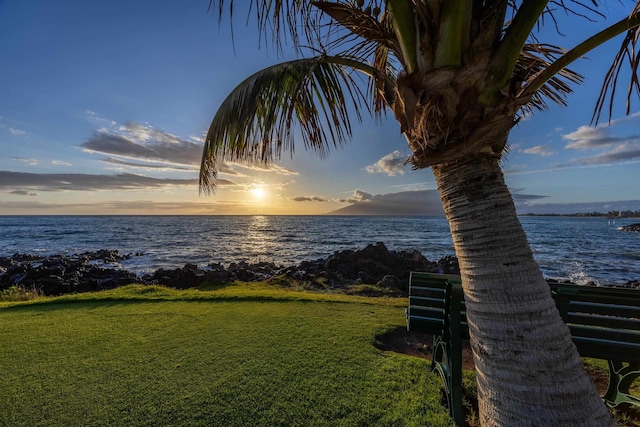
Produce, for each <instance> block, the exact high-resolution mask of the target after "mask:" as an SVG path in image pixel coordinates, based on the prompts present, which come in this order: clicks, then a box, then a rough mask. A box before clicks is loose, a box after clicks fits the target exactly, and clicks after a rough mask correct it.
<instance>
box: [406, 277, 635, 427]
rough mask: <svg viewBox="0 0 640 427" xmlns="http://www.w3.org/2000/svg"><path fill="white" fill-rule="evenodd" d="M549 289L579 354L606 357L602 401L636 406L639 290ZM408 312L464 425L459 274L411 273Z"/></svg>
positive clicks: (412, 328)
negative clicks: (428, 343) (429, 339)
mask: <svg viewBox="0 0 640 427" xmlns="http://www.w3.org/2000/svg"><path fill="white" fill-rule="evenodd" d="M549 288H550V291H551V295H552V296H553V298H554V300H555V302H556V306H557V307H558V311H559V312H560V315H561V316H562V319H563V320H564V321H565V323H566V324H567V325H568V326H569V329H570V330H571V337H572V339H573V342H574V343H575V345H576V347H577V349H578V352H579V353H580V355H581V356H583V357H591V358H596V359H604V360H607V361H608V364H609V387H608V389H607V391H606V392H605V393H604V394H603V396H602V398H603V399H604V401H605V403H606V404H607V405H608V406H610V407H617V406H618V405H622V404H628V405H635V406H637V407H640V398H638V397H636V396H633V395H632V394H631V393H630V392H629V387H630V386H631V384H632V383H633V381H634V380H635V379H636V378H638V377H639V376H640V291H638V290H635V289H621V288H606V287H594V286H579V285H574V284H564V283H555V282H549ZM406 315H407V329H408V330H409V331H414V332H423V333H428V334H431V335H433V337H434V343H433V356H432V362H431V369H432V370H433V371H434V372H437V373H438V374H439V375H440V377H441V378H442V381H443V384H444V391H445V395H446V399H447V404H448V407H449V411H450V413H451V416H452V418H453V420H454V421H455V423H456V424H457V425H459V426H463V425H464V408H463V405H462V341H463V340H464V339H468V337H469V328H468V325H467V319H466V310H465V304H464V293H463V291H462V282H461V279H460V276H456V275H447V274H433V273H416V272H413V273H411V276H410V279H409V307H408V308H407V310H406Z"/></svg>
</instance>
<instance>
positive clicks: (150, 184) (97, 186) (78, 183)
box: [0, 171, 234, 192]
mask: <svg viewBox="0 0 640 427" xmlns="http://www.w3.org/2000/svg"><path fill="white" fill-rule="evenodd" d="M218 185H234V183H233V182H231V181H228V180H219V182H218ZM197 186H198V180H197V179H159V178H152V177H147V176H142V175H135V174H128V173H123V174H118V175H92V174H35V173H24V172H11V171H0V191H7V192H12V191H26V190H28V189H29V190H38V191H100V190H116V191H136V190H148V189H162V188H169V187H193V188H197Z"/></svg>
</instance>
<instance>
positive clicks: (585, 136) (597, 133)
mask: <svg viewBox="0 0 640 427" xmlns="http://www.w3.org/2000/svg"><path fill="white" fill-rule="evenodd" d="M625 124H631V125H633V126H634V128H635V129H637V127H638V125H640V112H637V113H634V114H631V115H629V116H625V117H622V118H620V119H616V120H612V121H611V122H610V123H608V124H602V125H598V126H580V127H579V128H578V129H576V130H575V131H573V132H570V133H568V134H565V135H562V138H563V139H565V140H567V141H569V143H568V144H567V145H565V148H566V149H570V150H582V151H584V150H592V151H600V153H598V154H595V155H592V156H589V157H582V158H576V159H573V160H571V162H569V165H583V166H585V165H587V166H588V165H607V164H616V163H621V162H628V161H631V160H637V159H639V158H640V134H638V133H632V134H631V135H622V136H621V135H620V134H621V133H622V131H621V129H620V128H621V126H622V125H625ZM565 166H566V165H565Z"/></svg>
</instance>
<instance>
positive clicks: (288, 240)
mask: <svg viewBox="0 0 640 427" xmlns="http://www.w3.org/2000/svg"><path fill="white" fill-rule="evenodd" d="M520 220H521V222H522V223H523V226H524V228H525V231H526V232H527V236H528V238H529V242H530V244H531V247H532V249H533V251H534V256H535V258H536V260H537V261H538V263H539V264H540V267H541V268H542V271H543V273H544V274H545V277H548V278H558V279H570V280H572V281H574V282H576V283H584V282H587V281H595V282H596V283H599V284H614V283H622V282H627V281H628V280H640V233H630V232H623V231H620V229H619V228H620V227H621V226H622V225H626V224H630V223H633V222H638V220H637V219H635V220H633V219H619V220H616V221H615V222H614V221H612V220H609V219H605V218H567V217H563V218H561V217H521V218H520ZM376 242H384V244H385V245H386V246H387V247H388V248H389V249H395V250H413V249H417V250H419V251H420V252H422V253H423V254H424V255H425V256H426V257H427V258H428V259H429V260H432V261H437V260H438V259H440V258H441V257H443V256H445V255H453V254H454V250H453V244H452V241H451V236H450V234H449V226H448V224H447V222H446V220H445V219H444V218H431V217H365V216H350V217H344V216H0V256H10V255H12V254H14V253H16V252H20V253H33V254H67V255H70V254H74V253H81V252H86V251H96V250H99V249H117V250H119V251H120V252H121V253H123V254H127V253H136V252H141V253H142V254H143V255H141V256H133V257H131V259H129V260H126V261H123V262H122V264H121V266H122V267H123V268H126V269H129V270H131V271H134V272H136V273H139V274H140V273H146V272H151V271H155V270H156V269H158V268H161V267H163V268H176V267H181V266H183V265H184V264H185V263H186V262H191V263H195V264H198V265H199V266H200V267H206V265H207V264H210V263H213V262H219V263H222V264H224V265H228V264H229V263H231V262H238V261H242V260H246V261H250V262H257V261H273V262H275V263H276V264H279V265H297V264H298V263H299V262H301V261H303V260H314V259H317V258H326V257H327V256H328V255H331V254H332V253H333V252H334V251H337V250H343V249H361V248H363V247H365V246H366V245H367V244H369V243H376Z"/></svg>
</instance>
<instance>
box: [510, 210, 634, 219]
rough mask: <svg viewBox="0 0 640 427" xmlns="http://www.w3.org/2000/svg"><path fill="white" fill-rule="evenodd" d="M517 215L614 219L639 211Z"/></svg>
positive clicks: (631, 216) (628, 216)
mask: <svg viewBox="0 0 640 427" xmlns="http://www.w3.org/2000/svg"><path fill="white" fill-rule="evenodd" d="M518 216H545V217H549V216H561V217H571V218H608V219H616V218H640V211H636V212H628V213H627V212H615V213H614V212H609V213H602V212H577V213H570V214H560V213H539V214H538V213H524V214H518Z"/></svg>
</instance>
